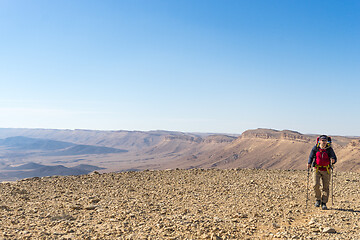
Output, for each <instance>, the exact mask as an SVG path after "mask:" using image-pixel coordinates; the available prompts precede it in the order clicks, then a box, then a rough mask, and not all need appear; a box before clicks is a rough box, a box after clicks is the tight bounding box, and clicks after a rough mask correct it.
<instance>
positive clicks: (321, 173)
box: [307, 135, 337, 210]
mask: <svg viewBox="0 0 360 240" xmlns="http://www.w3.org/2000/svg"><path fill="white" fill-rule="evenodd" d="M336 161H337V158H336V155H335V152H334V150H333V149H332V147H331V138H330V137H328V136H326V135H321V136H320V137H319V138H318V141H317V144H316V145H315V146H314V147H313V148H312V149H311V152H310V156H309V161H308V166H307V168H308V171H309V170H310V168H311V166H313V167H314V173H313V184H314V191H315V199H316V202H315V207H320V206H321V208H322V209H323V210H326V209H327V207H326V203H327V202H328V199H329V192H330V190H329V185H330V177H331V174H330V171H331V170H332V169H331V168H332V165H333V164H335V163H336ZM320 179H321V181H322V186H323V188H322V192H321V191H320Z"/></svg>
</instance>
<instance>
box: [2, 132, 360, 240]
mask: <svg viewBox="0 0 360 240" xmlns="http://www.w3.org/2000/svg"><path fill="white" fill-rule="evenodd" d="M316 137H317V135H316V134H301V133H298V132H295V131H289V130H283V131H278V130H272V129H255V130H248V131H246V132H244V133H242V134H241V135H229V134H200V133H181V132H168V131H151V132H136V131H135V132H129V131H92V130H49V129H0V180H1V181H2V182H1V183H0V200H1V204H0V214H1V215H0V228H1V231H0V239H4V240H5V239H44V240H46V239H63V240H65V239H79V240H80V239H89V240H90V239H98V240H100V239H216V240H219V239H276V238H279V239H360V196H359V188H360V183H359V182H360V173H359V171H360V160H359V151H360V144H359V143H360V138H359V137H345V136H332V139H333V143H332V146H333V148H334V150H335V152H336V154H337V157H338V163H336V164H335V168H334V171H333V173H332V176H333V178H332V184H331V197H330V200H329V202H328V208H329V209H328V210H321V209H320V208H316V207H315V206H314V202H315V199H314V196H313V190H312V181H311V179H312V178H311V172H308V171H307V170H305V169H306V164H307V159H308V155H309V152H310V150H311V148H312V146H314V144H315V141H316Z"/></svg>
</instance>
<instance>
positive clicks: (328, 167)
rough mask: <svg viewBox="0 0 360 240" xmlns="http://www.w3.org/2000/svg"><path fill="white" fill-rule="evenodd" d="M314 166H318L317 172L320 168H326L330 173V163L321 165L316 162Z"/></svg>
mask: <svg viewBox="0 0 360 240" xmlns="http://www.w3.org/2000/svg"><path fill="white" fill-rule="evenodd" d="M314 167H315V168H316V173H317V172H318V171H319V168H326V171H327V172H328V174H330V168H331V166H330V164H329V165H327V166H319V165H317V164H316V163H315V164H314Z"/></svg>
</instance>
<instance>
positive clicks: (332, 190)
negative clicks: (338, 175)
mask: <svg viewBox="0 0 360 240" xmlns="http://www.w3.org/2000/svg"><path fill="white" fill-rule="evenodd" d="M331 206H332V207H333V206H334V164H331Z"/></svg>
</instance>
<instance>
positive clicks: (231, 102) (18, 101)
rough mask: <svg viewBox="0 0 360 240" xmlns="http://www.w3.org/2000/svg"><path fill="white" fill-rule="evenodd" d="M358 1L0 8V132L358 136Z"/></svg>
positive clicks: (19, 2)
mask: <svg viewBox="0 0 360 240" xmlns="http://www.w3.org/2000/svg"><path fill="white" fill-rule="evenodd" d="M359 12H360V1H355V0H353V1H351V0H347V1H341V0H338V1H332V0H330V1H304V0H297V1H295V0H293V1H289V0H271V1H270V0H269V1H256V0H254V1H248V0H234V1H231V0H226V1H221V0H218V1H213V0H178V1H175V0H162V1H157V0H151V1H149V0H141V1H140V0H127V1H121V0H114V1H110V0H104V1H94V0H57V1H55V0H54V1H49V0H44V1H41V0H32V1H28V0H0V34H1V36H0V80H1V88H0V89H1V91H0V127H19V128H22V127H25V128H58V129H64V128H65V129H75V128H81V129H99V130H155V129H163V130H175V131H186V132H221V133H242V132H243V131H245V130H247V129H254V128H273V129H279V130H282V129H291V130H296V131H299V132H301V133H326V134H332V135H359V136H360V128H359V122H360V111H359V108H360V107H359V106H360V97H359V90H360V81H359V80H360V79H359V76H360V44H359V40H360V15H359Z"/></svg>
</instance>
